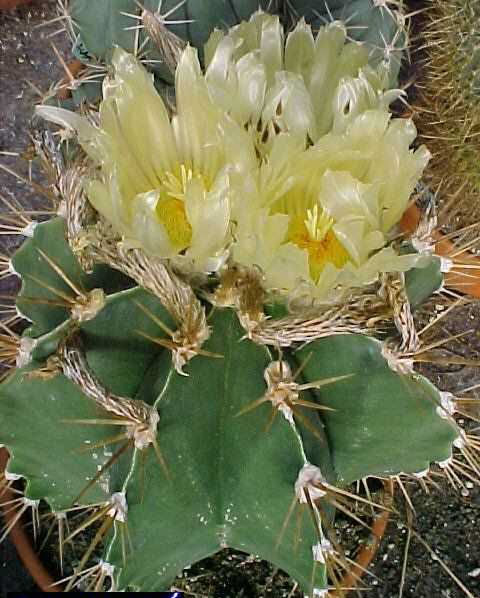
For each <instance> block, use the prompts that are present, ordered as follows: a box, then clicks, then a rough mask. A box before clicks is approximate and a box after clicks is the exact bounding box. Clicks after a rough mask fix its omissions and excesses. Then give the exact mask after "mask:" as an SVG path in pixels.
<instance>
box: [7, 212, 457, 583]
mask: <svg viewBox="0 0 480 598" xmlns="http://www.w3.org/2000/svg"><path fill="white" fill-rule="evenodd" d="M42 247H43V249H44V250H45V252H47V251H48V256H49V257H50V259H51V261H52V262H54V263H55V264H57V265H59V266H61V267H62V269H63V272H65V273H68V275H69V277H70V278H71V280H72V281H73V282H75V283H76V284H78V285H83V288H90V289H91V288H95V287H98V286H99V287H100V288H105V291H106V295H107V296H106V301H105V304H104V307H103V309H101V310H100V311H99V313H98V314H97V315H96V316H95V317H94V318H92V319H90V320H88V321H86V322H84V323H81V325H80V326H81V335H82V339H83V341H84V346H85V351H86V357H87V360H88V364H89V366H90V368H91V370H92V372H93V373H94V374H95V376H96V377H97V378H98V380H100V381H101V383H102V384H103V385H105V386H106V387H107V388H108V389H109V390H110V391H112V392H115V393H117V394H120V395H122V396H127V397H131V398H133V399H135V400H142V401H145V402H146V403H148V404H150V405H153V406H154V407H155V409H156V410H158V412H159V414H160V424H159V428H158V445H159V447H160V450H161V451H162V455H163V458H164V459H165V462H166V464H167V468H168V471H169V476H168V477H166V475H165V472H164V471H163V470H162V468H160V467H159V465H158V463H157V462H156V460H155V457H154V455H153V454H148V453H147V458H146V459H144V458H143V456H142V455H141V454H140V453H141V451H138V450H135V449H130V450H129V452H127V453H125V454H124V455H123V456H122V458H121V460H120V461H119V462H117V464H116V466H115V467H114V468H112V469H109V470H108V471H107V472H105V473H104V474H103V475H102V477H101V478H100V480H99V481H98V482H97V483H96V484H94V485H92V486H91V487H90V488H89V489H88V491H87V492H86V493H85V494H84V495H83V497H82V499H81V501H80V504H83V505H85V506H88V505H90V504H95V503H99V502H100V503H102V502H104V501H106V500H108V498H109V497H110V496H111V495H112V494H113V493H115V492H124V493H126V496H127V501H128V529H129V535H130V538H131V541H132V545H133V547H134V549H135V550H134V552H133V554H132V555H129V556H128V557H127V561H126V564H125V563H124V562H123V556H122V541H121V534H120V532H119V530H118V529H117V528H118V527H119V526H120V525H121V524H120V523H118V524H116V528H115V530H114V531H113V533H112V535H111V538H110V540H109V541H108V542H107V545H106V548H105V559H106V560H107V561H108V562H109V563H111V564H113V565H114V566H115V570H116V571H117V572H118V579H117V582H118V584H119V585H118V587H120V588H126V587H130V586H132V587H136V588H139V589H144V590H146V589H148V590H150V591H155V590H164V589H168V587H169V584H170V583H171V582H172V581H173V579H174V578H175V576H176V575H178V574H179V572H180V571H181V570H182V569H183V568H184V567H186V566H188V565H190V564H191V563H193V562H196V561H197V560H199V559H201V558H203V557H206V556H208V555H210V554H213V553H215V552H216V551H218V550H220V549H221V548H225V547H233V548H236V549H239V550H243V551H245V552H252V553H254V554H258V555H260V556H261V557H263V558H265V559H267V560H269V561H271V562H273V563H275V564H276V565H277V566H279V567H281V568H282V569H284V570H285V571H287V572H288V573H289V574H290V575H292V576H293V577H294V578H295V579H297V580H298V581H299V583H300V584H301V586H302V587H303V588H304V590H305V591H306V592H307V593H308V592H311V591H312V583H313V584H314V587H316V588H323V587H325V586H326V583H327V580H326V577H325V575H326V573H325V569H324V566H323V565H321V563H315V562H314V561H313V560H312V546H315V544H316V542H318V538H316V534H315V529H314V527H313V526H310V525H304V526H303V527H302V533H301V536H300V537H299V538H296V537H295V536H296V533H297V532H296V531H295V528H296V526H295V524H294V523H293V522H290V523H289V524H288V525H287V527H286V530H283V531H282V527H283V526H284V524H285V518H286V516H287V513H288V511H289V508H290V506H291V503H292V500H293V499H294V498H295V481H296V479H297V476H298V474H299V471H300V470H301V469H302V467H303V466H304V465H305V463H307V462H308V463H313V464H315V465H317V466H318V467H319V468H320V471H321V472H322V473H323V474H324V475H325V479H326V480H328V481H329V482H330V483H337V484H338V483H341V484H342V485H343V484H345V483H347V484H348V483H350V482H352V481H354V480H356V479H359V478H363V477H366V476H368V475H381V476H384V475H393V474H397V473H399V472H407V473H414V472H417V471H420V470H423V469H426V468H428V467H429V464H430V463H431V462H432V461H442V460H445V459H448V457H449V456H450V454H451V444H452V442H453V440H454V439H455V438H456V437H457V435H458V433H457V431H456V429H455V427H454V426H452V424H450V423H449V422H448V421H447V420H445V419H442V418H441V417H439V416H438V414H437V411H436V407H437V406H438V404H439V402H440V399H439V396H438V393H437V391H436V390H435V389H434V388H433V387H431V386H430V385H429V384H428V383H427V381H426V380H424V379H422V378H421V377H419V376H416V377H415V378H410V377H406V376H400V375H398V374H395V373H394V372H392V371H391V370H390V369H389V367H388V366H387V364H386V362H385V359H384V358H383V357H382V356H381V354H380V351H379V347H380V345H379V343H378V342H377V341H375V340H374V339H369V338H367V337H362V336H355V335H346V336H339V337H332V338H329V339H324V340H320V341H316V342H315V343H312V344H309V345H306V346H305V347H303V348H302V349H301V350H300V351H296V352H292V354H291V357H288V354H289V352H287V354H286V355H285V357H288V359H289V360H290V361H291V363H292V366H293V365H294V364H295V363H296V364H297V365H298V364H301V363H303V362H305V363H306V365H305V368H304V370H303V372H302V382H303V383H307V382H308V381H311V382H313V381H315V380H319V379H324V378H335V377H337V376H344V375H348V374H351V375H352V377H351V378H348V379H346V380H343V381H341V380H340V381H338V382H336V383H334V384H332V385H328V386H326V387H325V389H322V390H311V391H304V392H303V393H302V397H303V399H305V400H310V401H317V402H318V404H319V405H324V406H327V407H329V408H332V409H334V411H332V412H319V413H321V414H322V415H321V417H318V416H317V412H316V411H312V410H308V409H303V410H302V411H301V419H298V420H297V419H296V418H295V416H294V421H295V423H293V421H290V422H289V421H288V419H285V417H283V416H282V415H281V414H278V415H277V417H276V418H275V420H274V422H273V424H272V425H271V426H270V427H269V429H268V431H266V429H265V428H266V426H267V424H268V421H269V419H270V417H271V414H272V407H271V406H270V403H268V404H262V405H260V406H259V407H258V408H257V409H252V410H251V411H249V412H247V413H244V414H241V415H239V412H241V411H242V409H244V408H245V407H246V406H248V405H249V404H250V403H252V402H255V401H256V400H258V399H259V398H260V397H262V395H263V394H264V393H265V381H264V371H265V369H266V368H267V367H268V365H269V363H271V362H272V360H274V359H275V353H276V351H275V349H274V348H270V349H269V348H267V347H261V346H259V345H256V344H254V343H251V342H250V341H248V340H242V337H243V334H244V331H243V329H242V328H241V327H240V325H239V323H238V320H237V317H236V315H235V314H234V312H233V311H232V310H230V309H226V310H225V309H224V310H219V311H216V312H215V313H213V314H212V317H211V319H210V321H209V324H210V326H211V327H212V330H213V333H212V336H211V339H210V340H209V341H208V343H207V344H206V346H205V349H206V350H208V351H210V352H212V353H215V354H220V355H221V356H222V358H212V357H207V356H205V357H202V356H199V357H198V358H196V359H195V360H193V361H192V362H191V363H190V364H189V365H188V366H187V367H186V369H185V374H187V377H185V376H182V375H180V374H179V373H177V372H176V371H175V370H174V369H173V368H172V364H171V358H170V353H169V351H167V350H166V349H161V348H159V347H158V346H157V345H156V344H155V343H153V342H151V340H149V339H148V338H145V336H142V334H143V335H148V336H150V337H151V338H157V339H158V338H160V337H162V331H161V330H160V329H159V328H158V326H157V325H156V324H155V322H154V321H153V320H152V319H151V317H148V315H146V314H145V312H144V311H142V310H141V309H140V308H139V304H141V305H143V306H144V307H147V308H148V310H149V311H150V313H151V314H154V315H155V316H156V317H158V318H160V319H162V321H163V322H164V323H165V324H167V325H171V324H172V322H171V320H170V319H169V316H168V314H167V313H166V312H165V310H164V308H163V307H162V306H161V304H160V303H159V302H158V300H157V299H156V298H155V297H153V296H152V295H151V294H150V293H147V292H146V291H144V290H142V289H139V288H138V287H135V286H131V285H130V286H131V288H130V289H128V288H127V289H126V290H118V289H117V290H116V292H115V290H112V287H111V284H112V280H115V279H116V278H117V279H118V276H117V275H116V274H115V272H114V271H113V270H110V269H107V268H104V269H103V270H102V274H101V276H100V275H99V273H98V272H95V273H94V274H92V275H85V274H83V273H81V269H80V267H79V265H78V263H76V260H75V258H74V256H73V254H72V253H71V250H70V249H69V247H68V245H67V243H66V241H65V229H64V224H63V220H62V219H56V220H53V221H51V222H47V223H43V224H39V225H38V226H37V228H36V230H35V234H34V236H33V238H32V239H30V240H29V241H27V242H26V243H25V244H24V246H23V247H22V248H21V249H20V250H19V252H18V253H17V255H16V257H15V258H14V263H15V267H16V269H17V271H18V273H19V274H20V275H21V276H22V279H23V280H24V283H25V284H24V286H23V289H22V292H21V293H20V295H19V299H18V301H19V305H20V306H22V307H23V306H24V305H26V303H25V299H24V297H25V296H26V294H28V296H30V297H35V293H38V297H39V298H42V299H45V297H47V298H50V299H52V298H53V297H54V296H55V294H54V293H53V292H52V291H49V292H48V293H45V292H44V291H45V290H47V291H48V288H46V287H47V286H48V287H50V288H54V289H58V288H59V287H60V286H61V284H60V283H61V281H60V280H59V277H58V273H57V272H56V271H55V270H54V269H53V268H52V267H51V266H50V265H49V264H48V263H45V260H44V258H41V259H39V258H38V255H39V254H38V250H39V248H40V249H41V248H42ZM42 261H43V263H42ZM31 272H36V277H37V278H38V280H42V282H43V283H44V285H38V284H37V285H35V286H34V285H33V284H32V283H31V282H29V281H30V279H29V274H30V273H31ZM418 272H420V275H421V277H422V279H424V276H423V274H424V273H423V272H421V271H420V270H419V271H418ZM411 276H412V277H414V272H412V273H411ZM40 277H41V278H40ZM433 281H434V279H433ZM432 284H434V283H433V282H432ZM68 290H69V289H68V288H67V289H63V291H65V292H68ZM49 293H50V294H49ZM36 307H37V309H36V310H30V311H29V312H28V315H29V317H30V318H31V319H32V327H31V328H30V329H29V331H28V332H29V335H32V332H35V333H36V334H35V335H34V336H35V347H34V349H33V356H34V357H35V359H37V361H33V362H31V363H30V364H29V365H27V366H25V367H24V368H21V369H19V370H18V371H17V372H16V373H15V374H14V375H13V376H12V377H11V378H9V379H8V380H7V381H6V382H5V383H4V384H3V386H2V388H1V392H0V418H1V423H2V425H1V430H2V432H1V436H0V441H1V442H2V443H4V444H5V445H6V446H8V448H9V450H10V452H11V455H12V457H11V459H10V463H9V471H10V472H11V473H15V474H17V475H21V476H23V477H25V478H26V479H27V487H26V496H27V497H28V498H30V499H32V500H37V499H40V498H44V499H45V500H46V501H47V502H48V503H49V504H50V506H51V508H52V510H53V511H62V510H64V509H67V508H69V507H70V506H71V505H72V503H73V501H74V500H75V498H76V497H77V496H78V495H79V494H80V493H81V492H82V489H83V488H84V487H85V485H86V484H87V483H88V481H89V480H92V479H93V477H94V476H95V473H96V472H97V470H98V468H99V467H100V466H102V465H104V464H105V462H106V461H108V459H109V457H110V456H111V455H112V454H113V450H114V449H112V448H111V447H99V448H97V449H95V450H93V451H88V452H83V453H82V452H79V449H80V450H81V449H82V448H83V449H88V447H89V446H92V445H95V444H96V443H100V444H101V443H102V441H103V440H104V439H105V438H108V437H111V435H112V427H113V426H109V425H107V422H105V423H104V424H103V425H88V420H95V419H101V420H105V419H107V416H108V414H106V413H105V412H103V413H102V411H101V410H99V409H98V407H97V408H96V407H95V406H93V405H92V404H91V402H90V401H89V400H88V399H87V398H86V397H85V395H84V394H83V393H82V392H81V390H80V389H78V387H76V386H75V385H74V384H72V382H71V381H69V380H68V379H67V378H65V376H64V375H62V374H56V375H53V377H48V378H47V379H43V378H42V377H40V378H38V377H35V376H33V377H32V373H34V372H36V371H37V372H38V368H40V367H41V362H43V363H44V362H45V360H46V359H47V358H48V357H49V355H53V354H55V351H56V350H57V348H58V345H59V344H60V343H61V342H63V341H65V339H66V338H68V334H69V333H70V331H71V327H72V322H71V319H68V313H67V312H66V311H63V312H61V313H60V312H59V311H58V309H57V308H56V307H55V306H53V305H50V304H48V303H45V304H44V303H40V304H38V306H36ZM48 325H50V327H51V330H49V331H48V332H44V331H45V329H46V328H47V326H48ZM41 332H44V333H43V334H39V333H41ZM163 336H164V335H163ZM333 354H335V355H336V356H337V357H336V359H335V360H332V359H330V358H329V356H331V355H333ZM339 357H341V358H340V359H339ZM347 414H348V416H347ZM420 415H421V417H420ZM392 418H393V420H394V421H395V422H396V423H398V425H396V426H395V428H394V430H392V428H391V426H390V425H389V424H390V423H391V421H392ZM75 420H80V422H81V423H75ZM305 420H306V421H307V423H308V424H309V425H305V423H304V422H305ZM32 421H35V430H36V431H37V433H33V434H32ZM82 422H83V423H82ZM426 430H427V431H428V434H427V433H426V432H425V431H426ZM59 446H61V447H62V450H61V458H58V447H59ZM113 446H114V447H116V446H117V445H113ZM152 452H153V451H152ZM299 508H305V507H299ZM324 510H325V512H326V513H328V516H329V517H331V509H330V507H329V506H328V505H327V504H325V507H324ZM305 517H307V516H306V515H305ZM280 536H281V541H280V542H279V543H278V541H279V538H280ZM277 543H278V545H277ZM294 545H296V546H297V548H296V549H295V550H294V549H293V546H294ZM312 574H313V582H312Z"/></svg>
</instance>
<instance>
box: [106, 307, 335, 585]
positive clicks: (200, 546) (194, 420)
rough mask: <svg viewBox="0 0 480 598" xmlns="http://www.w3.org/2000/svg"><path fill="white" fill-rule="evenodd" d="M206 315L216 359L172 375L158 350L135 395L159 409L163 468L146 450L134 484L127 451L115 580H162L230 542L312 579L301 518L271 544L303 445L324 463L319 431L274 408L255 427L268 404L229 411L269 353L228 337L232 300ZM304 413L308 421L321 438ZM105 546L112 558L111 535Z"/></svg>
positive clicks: (245, 397)
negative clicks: (124, 540) (125, 526)
mask: <svg viewBox="0 0 480 598" xmlns="http://www.w3.org/2000/svg"><path fill="white" fill-rule="evenodd" d="M210 324H211V326H212V329H213V335H212V337H211V339H210V340H209V341H208V343H207V344H206V346H205V348H206V349H207V350H209V351H212V352H215V353H221V354H222V355H223V358H222V359H215V360H213V359H211V358H210V359H209V358H205V357H203V358H202V357H200V358H198V359H196V360H193V361H192V362H191V363H190V364H189V365H188V366H187V367H186V368H185V372H186V373H187V374H188V377H184V376H181V375H179V374H178V373H176V372H175V371H173V370H172V366H171V363H170V361H169V359H168V356H167V355H161V356H160V357H159V359H158V361H157V364H156V366H155V367H154V368H152V371H151V372H150V375H149V377H148V378H147V379H146V381H145V384H144V386H143V389H142V390H141V391H140V393H139V395H138V398H142V399H143V400H145V401H146V402H151V401H154V403H155V405H156V407H157V409H158V411H159V413H160V417H161V424H160V427H159V434H158V442H159V445H160V447H161V450H162V452H163V454H164V457H165V461H166V462H167V465H168V468H169V471H170V475H171V479H170V480H169V481H167V480H166V479H165V476H164V475H163V474H162V471H161V470H160V469H158V468H155V467H154V466H152V464H151V463H150V462H149V464H148V467H149V469H148V475H146V476H145V486H144V489H143V492H141V487H142V484H141V478H142V476H143V475H144V473H143V472H142V464H141V460H140V459H139V458H138V456H137V459H136V461H135V469H134V471H133V472H132V474H131V475H130V476H129V478H128V480H127V483H126V491H127V496H128V500H129V526H130V533H131V537H132V542H133V545H134V546H142V550H141V551H135V552H134V553H133V554H132V555H131V556H130V557H129V559H128V563H127V566H126V567H123V568H122V569H123V571H122V574H121V577H120V586H121V587H125V586H130V585H132V586H134V587H138V588H148V589H149V590H157V591H159V590H164V589H167V588H168V587H169V583H170V582H171V581H172V580H173V579H174V577H175V576H176V575H177V574H178V573H179V572H180V571H181V570H182V569H183V568H184V567H185V566H187V565H189V564H190V563H192V562H195V561H197V560H199V559H201V558H203V557H206V556H209V555H211V554H213V553H215V552H217V551H218V550H220V549H221V548H225V547H233V548H236V549H239V550H242V551H245V552H248V553H253V554H257V555H260V556H261V557H262V558H264V559H267V560H269V561H270V562H272V563H274V564H275V565H277V566H278V567H280V568H281V569H283V570H285V571H287V572H288V573H289V574H290V575H291V576H292V577H294V578H295V579H296V580H297V581H298V582H299V583H300V585H301V586H302V587H303V589H304V590H305V592H306V593H309V592H311V588H312V583H313V584H314V586H315V587H319V588H322V587H324V584H325V581H326V580H325V578H324V574H325V572H324V568H323V566H322V565H321V564H320V563H316V565H315V567H314V564H313V561H312V546H313V545H314V544H315V543H316V538H315V532H314V529H313V526H311V525H310V522H308V523H307V519H305V522H304V525H303V526H302V532H301V535H300V536H299V538H297V541H298V547H297V550H294V548H293V547H294V544H295V542H296V540H295V536H296V532H295V528H296V525H295V521H294V520H292V522H291V523H290V525H288V527H287V529H286V530H285V532H284V534H283V537H282V539H281V541H280V542H279V545H278V547H277V546H276V544H277V541H279V539H280V534H281V530H282V526H283V524H284V522H285V517H286V515H287V513H288V510H289V507H290V506H291V503H292V500H294V496H295V494H294V485H295V481H296V479H297V476H298V473H299V471H300V469H301V468H302V467H303V465H304V463H305V459H306V458H307V456H308V459H309V460H311V461H312V462H314V463H316V464H318V465H320V466H321V469H322V471H323V472H324V473H325V475H327V474H329V471H330V470H331V465H330V463H329V452H328V447H327V445H326V442H325V440H320V439H319V438H316V437H315V436H313V434H312V433H310V432H309V431H308V430H306V429H304V428H303V427H302V426H301V425H300V427H299V428H298V430H294V429H293V428H292V426H291V424H290V423H288V422H287V421H286V419H285V418H284V417H283V416H281V415H280V414H279V415H278V416H277V418H276V419H275V421H274V423H273V425H272V427H271V428H270V429H269V431H268V432H266V431H265V426H266V424H267V423H268V420H269V418H270V415H271V405H270V404H268V405H267V404H264V405H261V406H260V407H259V408H257V409H254V410H252V411H250V412H249V413H245V414H244V415H239V416H238V415H237V414H238V413H239V411H240V410H241V409H243V408H244V407H245V406H246V405H248V404H249V403H252V402H253V401H255V400H256V399H258V398H260V397H261V396H262V394H263V393H264V392H265V382H264V378H263V371H264V368H265V367H267V365H268V364H269V362H270V360H271V356H270V355H269V352H268V351H267V350H266V349H265V348H264V347H259V346H256V345H254V344H252V343H249V342H248V341H243V342H240V339H241V338H242V336H243V330H242V328H241V327H240V325H239V324H238V321H237V318H236V316H235V314H234V313H233V312H232V311H230V310H227V311H219V312H216V313H215V314H214V316H213V317H212V318H211V320H210ZM315 420H316V418H311V419H310V421H311V425H312V426H315V429H316V430H317V431H318V434H319V436H320V438H322V437H323V433H322V427H321V425H320V422H318V421H317V422H316V421H315ZM142 494H143V496H142ZM304 517H305V518H307V517H308V515H307V514H304ZM145 555H151V556H150V557H149V558H146V557H145ZM107 558H108V560H109V562H111V563H113V564H115V565H118V567H119V568H120V567H121V564H122V552H121V542H120V538H119V537H117V538H116V539H115V542H114V545H113V546H112V547H111V548H110V549H108V550H107ZM314 570H315V573H314ZM313 573H314V574H313ZM312 574H313V577H312Z"/></svg>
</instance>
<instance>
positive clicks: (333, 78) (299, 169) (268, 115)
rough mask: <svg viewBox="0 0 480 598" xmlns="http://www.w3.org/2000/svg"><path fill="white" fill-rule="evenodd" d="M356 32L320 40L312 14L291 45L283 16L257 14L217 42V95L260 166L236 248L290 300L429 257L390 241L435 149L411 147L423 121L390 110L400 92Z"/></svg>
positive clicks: (327, 31) (210, 51)
mask: <svg viewBox="0 0 480 598" xmlns="http://www.w3.org/2000/svg"><path fill="white" fill-rule="evenodd" d="M345 41H346V39H345V30H344V28H343V27H342V26H341V25H340V24H338V23H333V24H331V25H329V26H326V27H324V28H323V29H321V30H320V31H319V33H318V35H317V37H316V38H314V37H313V35H312V32H311V29H310V27H309V26H307V25H306V24H305V23H304V22H303V21H301V22H300V23H299V24H298V25H297V27H296V29H295V30H294V31H293V32H292V33H291V34H290V35H289V36H288V37H287V39H286V41H285V43H284V40H283V32H282V29H281V27H280V25H279V22H278V19H277V18H276V17H272V16H270V15H266V14H263V13H257V14H256V15H254V17H253V18H252V19H251V21H250V22H249V23H243V24H241V25H239V26H238V27H236V28H234V29H233V30H230V32H229V33H228V34H223V33H219V32H218V33H216V34H215V35H214V36H213V37H212V40H211V41H210V42H209V44H208V46H207V53H206V55H207V60H208V68H207V72H206V80H207V85H208V87H209V91H210V94H211V96H212V97H214V98H215V99H216V102H217V104H218V105H220V106H222V107H223V109H224V110H225V111H226V112H227V113H228V114H229V115H230V116H231V117H232V118H233V119H234V120H236V121H237V122H238V123H239V124H242V125H243V126H244V127H245V128H247V129H248V130H249V131H250V133H251V135H252V137H253V138H254V140H255V147H256V153H257V157H258V160H259V164H260V165H259V168H258V170H257V172H256V173H253V174H252V176H251V177H250V178H249V179H248V181H244V183H243V184H244V191H243V193H242V194H237V197H241V201H240V202H239V203H235V204H234V205H233V207H232V218H233V220H234V221H235V223H236V228H235V243H234V245H233V250H232V251H233V258H234V260H235V261H237V262H239V263H242V264H244V265H248V266H257V267H259V268H260V270H261V271H262V272H263V274H264V279H265V284H266V286H267V287H268V288H269V289H271V290H275V291H279V292H281V293H284V294H287V295H288V296H289V297H290V298H292V297H296V296H303V295H306V296H307V297H311V298H319V299H326V298H332V297H335V296H336V295H337V293H338V292H340V291H341V290H343V289H345V288H348V287H351V286H362V285H365V284H369V283H371V282H373V281H374V280H376V279H377V278H378V275H379V273H380V272H385V271H405V270H408V269H410V268H411V267H412V266H413V265H419V264H420V262H421V259H422V258H420V257H419V256H417V255H414V254H411V255H406V256H399V255H397V253H396V252H395V251H394V250H393V248H391V247H389V246H388V240H389V235H390V233H391V231H392V229H393V228H394V226H395V225H396V224H397V223H398V221H399V220H400V218H401V217H402V215H403V213H404V211H405V209H406V207H407V203H408V200H409V198H410V195H411V193H412V191H413V188H414V186H415V184H416V183H417V181H418V179H419V177H420V176H421V173H422V171H423V169H424V167H425V165H426V163H427V161H428V157H429V154H428V151H427V150H426V149H425V148H424V147H421V148H419V149H418V150H417V151H415V152H413V151H411V150H410V145H411V143H412V142H413V140H414V138H415V135H416V131H415V127H414V125H413V123H412V122H411V121H410V120H404V119H393V120H391V117H390V114H389V111H388V106H389V104H390V103H391V101H392V100H393V99H395V98H397V97H398V96H399V95H400V92H399V91H398V90H390V91H386V90H384V82H386V80H387V78H386V76H385V75H384V73H383V72H381V71H373V70H372V69H371V68H370V67H369V66H368V65H367V58H368V57H367V52H366V50H365V49H364V47H363V46H360V45H358V44H353V43H345Z"/></svg>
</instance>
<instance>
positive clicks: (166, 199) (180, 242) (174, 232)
mask: <svg viewBox="0 0 480 598" xmlns="http://www.w3.org/2000/svg"><path fill="white" fill-rule="evenodd" d="M193 179H198V180H199V181H200V182H201V183H202V187H203V189H204V193H205V192H206V190H207V182H208V181H207V180H206V177H204V176H203V175H202V174H200V173H195V172H194V171H193V170H192V169H191V168H187V167H186V166H185V164H180V165H179V167H178V168H176V169H175V172H165V173H164V177H163V179H162V189H161V194H160V200H159V202H158V203H157V216H158V219H159V220H160V222H161V223H162V224H163V226H164V227H165V230H166V231H167V234H168V237H169V239H170V241H171V243H172V245H174V246H175V248H177V249H178V251H183V250H184V249H187V248H188V247H189V245H190V243H191V241H192V227H191V225H190V222H189V221H188V218H187V214H186V212H185V194H186V193H187V187H188V185H189V183H190V182H191V181H192V180H193Z"/></svg>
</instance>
